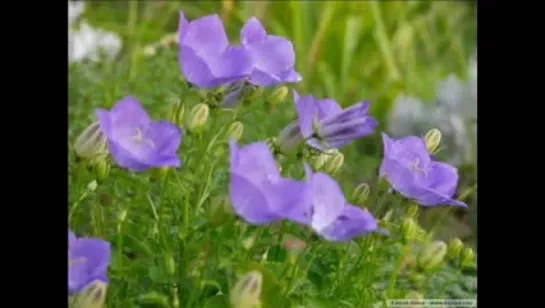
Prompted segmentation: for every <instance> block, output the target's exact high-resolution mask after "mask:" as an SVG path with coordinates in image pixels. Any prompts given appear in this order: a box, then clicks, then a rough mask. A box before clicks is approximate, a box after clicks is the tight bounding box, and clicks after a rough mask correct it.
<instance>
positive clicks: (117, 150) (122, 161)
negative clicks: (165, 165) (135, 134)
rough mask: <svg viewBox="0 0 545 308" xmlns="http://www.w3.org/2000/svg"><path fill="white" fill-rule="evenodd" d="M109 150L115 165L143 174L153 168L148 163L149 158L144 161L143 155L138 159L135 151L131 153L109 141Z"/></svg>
mask: <svg viewBox="0 0 545 308" xmlns="http://www.w3.org/2000/svg"><path fill="white" fill-rule="evenodd" d="M108 148H109V150H110V154H111V155H112V158H113V160H114V161H115V163H116V164H117V165H118V166H120V167H122V168H126V169H130V170H132V171H136V172H143V171H146V170H148V169H151V168H153V166H152V165H151V164H149V163H147V162H146V161H147V158H145V157H144V159H142V158H143V157H142V156H143V155H140V156H141V157H138V156H137V155H135V153H134V152H133V151H130V150H129V149H127V148H125V147H124V146H122V145H121V144H119V143H117V142H115V141H112V140H109V141H108ZM140 154H141V153H140Z"/></svg>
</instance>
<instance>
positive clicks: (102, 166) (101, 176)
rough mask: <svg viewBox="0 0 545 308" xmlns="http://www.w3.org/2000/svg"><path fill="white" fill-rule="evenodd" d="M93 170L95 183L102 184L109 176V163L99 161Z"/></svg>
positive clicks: (103, 160) (102, 160) (104, 160)
mask: <svg viewBox="0 0 545 308" xmlns="http://www.w3.org/2000/svg"><path fill="white" fill-rule="evenodd" d="M94 170H95V177H96V179H97V182H99V183H101V182H104V181H105V180H106V179H107V178H108V176H109V175H110V163H109V162H108V161H107V160H106V159H101V160H99V161H98V162H97V163H96V165H95V168H94Z"/></svg>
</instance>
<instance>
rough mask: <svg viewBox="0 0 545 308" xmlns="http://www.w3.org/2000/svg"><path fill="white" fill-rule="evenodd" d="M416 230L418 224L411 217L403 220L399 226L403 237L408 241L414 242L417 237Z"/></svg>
mask: <svg viewBox="0 0 545 308" xmlns="http://www.w3.org/2000/svg"><path fill="white" fill-rule="evenodd" d="M418 229H419V226H418V224H417V223H416V221H415V220H414V219H413V218H411V217H407V218H405V220H403V223H402V224H401V231H402V232H403V237H404V238H405V239H406V240H408V241H411V240H414V239H416V238H417V237H418Z"/></svg>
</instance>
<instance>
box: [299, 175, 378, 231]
mask: <svg viewBox="0 0 545 308" xmlns="http://www.w3.org/2000/svg"><path fill="white" fill-rule="evenodd" d="M305 172H306V176H307V179H308V181H309V184H310V187H311V202H310V209H309V210H306V211H310V213H311V215H310V216H309V217H310V220H309V221H307V224H309V225H310V226H311V227H312V229H314V231H315V232H316V233H318V234H319V235H320V236H321V237H323V238H324V239H326V240H328V241H330V242H342V241H349V240H351V239H353V238H355V237H357V236H360V235H363V234H367V233H371V232H378V233H386V231H383V230H381V229H379V227H378V223H377V220H376V219H375V218H374V217H373V215H372V214H371V213H369V212H368V211H366V210H364V209H362V208H359V207H357V206H354V205H352V204H349V203H347V202H346V199H345V197H344V194H343V192H342V190H341V188H340V187H339V184H337V182H336V181H335V180H334V179H333V178H331V177H330V176H328V175H327V174H325V173H313V172H312V169H311V168H310V166H308V165H306V164H305ZM303 211H305V209H304V207H303Z"/></svg>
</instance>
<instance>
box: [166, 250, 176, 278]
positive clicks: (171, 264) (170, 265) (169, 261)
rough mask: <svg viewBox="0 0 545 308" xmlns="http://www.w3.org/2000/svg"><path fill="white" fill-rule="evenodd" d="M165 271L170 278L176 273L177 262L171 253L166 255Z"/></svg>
mask: <svg viewBox="0 0 545 308" xmlns="http://www.w3.org/2000/svg"><path fill="white" fill-rule="evenodd" d="M165 269H166V273H167V274H168V275H170V276H172V275H174V273H176V262H175V261H174V256H173V255H172V253H171V252H167V253H165Z"/></svg>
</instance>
